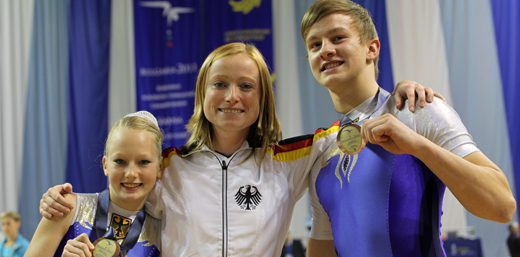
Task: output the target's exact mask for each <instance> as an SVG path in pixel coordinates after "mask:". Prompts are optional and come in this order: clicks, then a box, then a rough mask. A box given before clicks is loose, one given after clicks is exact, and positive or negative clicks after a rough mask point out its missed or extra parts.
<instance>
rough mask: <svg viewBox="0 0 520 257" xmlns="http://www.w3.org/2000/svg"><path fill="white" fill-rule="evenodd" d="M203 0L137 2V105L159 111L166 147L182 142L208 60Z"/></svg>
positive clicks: (140, 108)
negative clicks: (203, 47)
mask: <svg viewBox="0 0 520 257" xmlns="http://www.w3.org/2000/svg"><path fill="white" fill-rule="evenodd" d="M200 16H201V14H200V6H199V1H192V0H175V1H173V0H172V1H149V0H135V1H134V31H135V64H136V87H137V89H136V96H137V101H136V106H137V109H138V110H148V111H150V112H151V113H153V114H154V115H155V116H156V118H157V120H158V122H159V126H160V127H161V129H162V130H163V132H164V147H169V146H177V147H179V146H181V145H183V144H184V143H185V142H186V140H187V137H188V134H187V133H186V129H185V127H184V126H185V124H186V123H187V122H188V120H189V118H190V117H191V114H192V113H193V104H194V99H195V83H196V80H197V72H198V69H199V67H200V65H201V64H202V61H203V59H202V58H203V52H202V51H201V50H200V49H201V30H200Z"/></svg>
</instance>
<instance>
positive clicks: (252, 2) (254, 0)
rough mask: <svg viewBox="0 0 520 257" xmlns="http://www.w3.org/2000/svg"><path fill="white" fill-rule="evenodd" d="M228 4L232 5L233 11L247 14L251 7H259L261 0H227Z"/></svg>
mask: <svg viewBox="0 0 520 257" xmlns="http://www.w3.org/2000/svg"><path fill="white" fill-rule="evenodd" d="M228 3H229V5H231V7H233V12H242V13H243V14H248V13H249V12H250V11H251V10H253V8H255V7H260V3H262V0H241V1H238V2H235V1H233V0H229V2H228Z"/></svg>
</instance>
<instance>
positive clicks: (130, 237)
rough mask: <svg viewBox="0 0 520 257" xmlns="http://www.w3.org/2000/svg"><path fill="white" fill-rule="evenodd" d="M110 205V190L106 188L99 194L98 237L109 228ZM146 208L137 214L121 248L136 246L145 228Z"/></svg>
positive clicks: (124, 249) (96, 225)
mask: <svg viewBox="0 0 520 257" xmlns="http://www.w3.org/2000/svg"><path fill="white" fill-rule="evenodd" d="M109 205H110V191H109V190H108V189H105V191H103V192H101V193H100V194H99V196H98V203H97V210H96V224H95V227H96V233H97V236H98V237H103V235H104V234H105V233H106V231H107V229H108V225H107V219H108V217H107V216H108V207H109ZM145 215H146V213H145V210H144V207H143V208H142V209H141V210H140V211H139V213H138V214H137V216H136V217H135V219H134V222H132V225H130V229H129V231H128V233H127V235H126V238H125V240H124V242H123V244H122V245H121V250H123V251H128V250H130V249H132V248H133V247H134V245H135V244H136V243H137V239H139V235H140V234H141V229H142V228H143V223H144V218H145Z"/></svg>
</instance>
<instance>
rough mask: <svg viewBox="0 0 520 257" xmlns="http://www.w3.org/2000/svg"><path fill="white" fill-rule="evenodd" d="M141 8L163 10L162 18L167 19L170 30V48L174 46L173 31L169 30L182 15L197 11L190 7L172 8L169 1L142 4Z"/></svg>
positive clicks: (168, 38)
mask: <svg viewBox="0 0 520 257" xmlns="http://www.w3.org/2000/svg"><path fill="white" fill-rule="evenodd" d="M141 6H143V7H149V8H162V9H163V12H162V16H165V17H166V21H167V23H168V29H167V30H166V40H167V43H166V45H167V46H168V47H172V46H173V36H172V31H171V30H170V29H169V28H170V27H171V26H172V23H173V22H174V21H178V20H179V19H180V14H183V13H192V12H194V11H195V9H193V8H189V7H172V4H171V3H170V2H168V1H146V2H141Z"/></svg>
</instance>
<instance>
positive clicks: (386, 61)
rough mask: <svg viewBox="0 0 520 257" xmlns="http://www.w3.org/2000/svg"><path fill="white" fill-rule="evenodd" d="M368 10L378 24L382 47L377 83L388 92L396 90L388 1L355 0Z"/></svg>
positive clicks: (377, 28)
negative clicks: (387, 14)
mask: <svg viewBox="0 0 520 257" xmlns="http://www.w3.org/2000/svg"><path fill="white" fill-rule="evenodd" d="M352 2H355V3H358V4H359V5H361V6H363V7H364V8H365V9H367V10H368V12H369V13H370V15H371V16H372V21H373V22H374V25H375V26H376V30H377V34H378V36H379V41H380V42H381V49H380V51H379V63H378V67H379V76H378V77H377V83H378V84H379V86H380V87H382V88H384V89H385V90H386V91H388V92H392V91H394V77H393V75H392V59H391V55H390V39H389V38H388V22H387V21H386V3H385V1H381V0H353V1H352Z"/></svg>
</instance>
